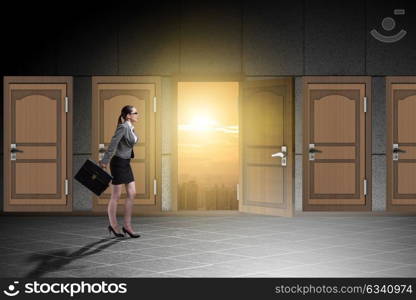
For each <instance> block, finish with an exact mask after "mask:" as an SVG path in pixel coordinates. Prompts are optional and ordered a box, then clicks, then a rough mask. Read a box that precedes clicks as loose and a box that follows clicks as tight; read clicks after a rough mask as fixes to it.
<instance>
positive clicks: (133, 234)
mask: <svg viewBox="0 0 416 300" xmlns="http://www.w3.org/2000/svg"><path fill="white" fill-rule="evenodd" d="M123 232H124V233H127V234H128V235H129V236H130V237H132V238H138V237H140V234H137V233H132V232H130V231H128V230H127V229H126V228H124V226H123Z"/></svg>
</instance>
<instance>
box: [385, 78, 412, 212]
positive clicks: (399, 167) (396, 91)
mask: <svg viewBox="0 0 416 300" xmlns="http://www.w3.org/2000/svg"><path fill="white" fill-rule="evenodd" d="M386 85H387V86H386V87H387V89H386V91H387V131H388V133H387V151H386V160H387V209H388V210H389V211H406V212H409V211H413V212H414V211H416V130H415V129H416V118H415V116H416V77H387V82H386Z"/></svg>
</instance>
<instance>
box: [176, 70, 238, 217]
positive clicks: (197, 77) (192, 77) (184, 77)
mask: <svg viewBox="0 0 416 300" xmlns="http://www.w3.org/2000/svg"><path fill="white" fill-rule="evenodd" d="M243 80H244V76H242V75H224V74H218V75H202V74H176V75H174V76H172V87H171V93H172V106H171V107H172V110H171V113H172V116H171V131H170V132H169V133H170V134H171V141H172V153H171V156H172V161H171V163H172V169H171V192H172V202H171V211H175V212H177V211H180V212H186V213H189V212H200V211H192V210H189V211H188V210H186V211H185V210H179V209H178V206H179V202H178V193H179V191H178V182H179V179H178V171H179V170H178V83H179V82H223V81H225V82H226V81H233V82H238V83H239V95H238V102H239V103H240V100H241V98H240V97H241V90H240V89H241V82H242V81H243ZM240 191H241V184H240V185H239V191H238V193H239V194H240V195H241V192H240ZM237 211H238V210H237ZM203 212H216V210H204V211H203ZM231 212H232V211H231Z"/></svg>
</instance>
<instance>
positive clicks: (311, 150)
mask: <svg viewBox="0 0 416 300" xmlns="http://www.w3.org/2000/svg"><path fill="white" fill-rule="evenodd" d="M321 152H322V151H321V150H318V149H315V148H310V149H309V153H321Z"/></svg>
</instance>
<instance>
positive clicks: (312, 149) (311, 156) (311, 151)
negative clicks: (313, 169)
mask: <svg viewBox="0 0 416 300" xmlns="http://www.w3.org/2000/svg"><path fill="white" fill-rule="evenodd" d="M321 152H322V151H321V150H318V149H315V144H309V160H315V153H321Z"/></svg>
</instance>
